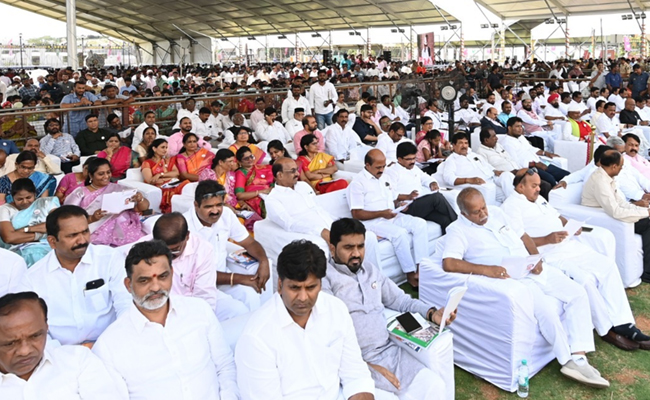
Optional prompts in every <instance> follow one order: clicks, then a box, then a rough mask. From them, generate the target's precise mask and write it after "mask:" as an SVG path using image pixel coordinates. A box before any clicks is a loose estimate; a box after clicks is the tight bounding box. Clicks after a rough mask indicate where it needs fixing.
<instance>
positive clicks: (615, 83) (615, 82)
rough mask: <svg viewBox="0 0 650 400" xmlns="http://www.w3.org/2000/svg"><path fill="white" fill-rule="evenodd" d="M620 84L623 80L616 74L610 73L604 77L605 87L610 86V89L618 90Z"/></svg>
mask: <svg viewBox="0 0 650 400" xmlns="http://www.w3.org/2000/svg"><path fill="white" fill-rule="evenodd" d="M622 82H623V78H621V74H619V73H618V72H616V73H614V72H610V73H609V74H607V76H606V77H605V83H606V84H607V85H610V86H611V87H612V88H620V87H621V83H622Z"/></svg>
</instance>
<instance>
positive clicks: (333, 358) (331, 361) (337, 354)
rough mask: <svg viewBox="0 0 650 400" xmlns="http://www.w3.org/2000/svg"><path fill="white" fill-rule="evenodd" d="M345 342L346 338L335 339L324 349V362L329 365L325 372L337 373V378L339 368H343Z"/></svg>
mask: <svg viewBox="0 0 650 400" xmlns="http://www.w3.org/2000/svg"><path fill="white" fill-rule="evenodd" d="M343 342H344V338H343V337H342V336H341V337H338V338H336V339H334V341H332V342H330V343H329V344H327V345H326V346H325V348H324V351H325V357H324V360H325V362H326V363H327V367H326V368H325V369H324V370H325V371H328V372H330V371H331V372H333V373H335V374H336V375H337V377H338V372H339V368H340V367H341V359H342V358H343Z"/></svg>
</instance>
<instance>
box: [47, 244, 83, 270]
mask: <svg viewBox="0 0 650 400" xmlns="http://www.w3.org/2000/svg"><path fill="white" fill-rule="evenodd" d="M94 253H95V251H94V245H93V244H90V243H89V244H88V248H87V249H86V253H85V254H84V255H83V256H82V257H81V260H79V264H77V266H76V267H75V269H76V268H79V266H80V265H82V264H92V263H93V258H94V257H93V254H94ZM46 257H50V259H49V260H48V261H47V270H48V272H52V271H54V270H56V269H58V268H61V269H64V268H63V267H62V266H61V263H60V262H59V259H58V257H57V256H56V250H55V251H51V252H50V253H49V254H48V255H47V256H46Z"/></svg>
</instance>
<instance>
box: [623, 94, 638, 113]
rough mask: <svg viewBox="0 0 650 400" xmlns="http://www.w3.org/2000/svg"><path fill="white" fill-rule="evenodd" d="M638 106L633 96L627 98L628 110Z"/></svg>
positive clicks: (626, 105) (626, 106) (626, 107)
mask: <svg viewBox="0 0 650 400" xmlns="http://www.w3.org/2000/svg"><path fill="white" fill-rule="evenodd" d="M635 107H636V101H634V99H633V98H631V97H630V98H628V99H626V100H625V109H626V110H628V111H634V108H635Z"/></svg>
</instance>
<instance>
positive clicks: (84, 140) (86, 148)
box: [75, 128, 110, 156]
mask: <svg viewBox="0 0 650 400" xmlns="http://www.w3.org/2000/svg"><path fill="white" fill-rule="evenodd" d="M109 134H110V132H108V131H107V130H106V129H103V128H99V130H97V132H91V131H90V130H88V129H87V128H86V129H84V130H83V131H80V132H79V133H78V134H77V137H76V138H75V141H76V142H77V146H79V151H81V155H82V156H94V155H95V152H96V151H102V150H104V149H105V148H106V138H107V137H108V135H109Z"/></svg>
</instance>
